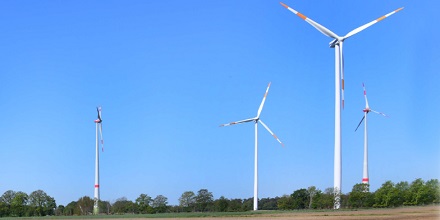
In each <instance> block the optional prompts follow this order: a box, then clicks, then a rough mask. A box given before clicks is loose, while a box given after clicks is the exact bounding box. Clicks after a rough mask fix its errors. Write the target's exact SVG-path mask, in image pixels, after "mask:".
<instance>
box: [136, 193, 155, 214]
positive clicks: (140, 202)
mask: <svg viewBox="0 0 440 220" xmlns="http://www.w3.org/2000/svg"><path fill="white" fill-rule="evenodd" d="M152 202H153V199H151V197H150V196H148V195H147V194H143V193H142V194H140V195H139V197H138V198H137V199H136V205H137V206H138V211H139V213H142V214H146V213H151V212H152V208H151V203H152Z"/></svg>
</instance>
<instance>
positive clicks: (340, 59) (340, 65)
mask: <svg viewBox="0 0 440 220" xmlns="http://www.w3.org/2000/svg"><path fill="white" fill-rule="evenodd" d="M280 4H281V5H282V6H284V7H285V8H287V9H288V10H289V11H291V12H293V13H294V14H296V15H298V17H300V18H301V19H303V20H305V21H306V22H307V23H309V24H310V25H312V26H313V27H314V28H316V29H317V30H318V31H319V32H321V33H323V34H324V35H325V36H328V37H331V38H333V39H334V40H333V41H331V42H330V47H331V48H335V156H334V182H333V183H334V194H335V201H334V207H333V208H334V209H339V208H340V205H341V197H340V194H341V190H342V189H341V183H342V168H341V167H342V159H341V148H342V144H341V136H342V135H341V89H342V108H344V55H343V53H342V45H343V42H344V41H345V40H346V39H347V38H349V37H351V36H353V35H355V34H357V33H359V32H361V31H362V30H364V29H366V28H368V27H370V26H371V25H373V24H376V23H377V22H379V21H382V20H383V19H385V18H387V17H389V16H391V15H392V14H394V13H396V12H398V11H400V10H402V9H403V7H402V8H399V9H397V10H394V11H392V12H390V13H388V14H386V15H384V16H382V17H380V18H378V19H376V20H374V21H371V22H369V23H367V24H365V25H362V26H360V27H358V28H356V29H354V30H352V31H350V32H348V34H346V35H345V36H343V37H340V36H338V35H336V34H335V33H333V32H332V31H331V30H329V29H327V28H326V27H324V26H322V25H320V24H318V23H317V22H315V21H313V20H312V19H310V18H308V17H306V16H305V15H303V14H301V13H299V12H298V11H296V10H295V9H293V8H291V7H289V6H287V5H286V4H284V3H282V2H280ZM341 81H342V82H341ZM341 84H342V85H341ZM341 86H342V88H341Z"/></svg>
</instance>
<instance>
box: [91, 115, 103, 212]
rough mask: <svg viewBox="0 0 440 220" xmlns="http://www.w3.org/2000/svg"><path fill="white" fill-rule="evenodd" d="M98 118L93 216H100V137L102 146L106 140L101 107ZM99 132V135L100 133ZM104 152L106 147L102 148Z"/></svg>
mask: <svg viewBox="0 0 440 220" xmlns="http://www.w3.org/2000/svg"><path fill="white" fill-rule="evenodd" d="M96 110H97V111H98V118H97V119H96V120H95V124H96V149H95V151H96V157H95V194H94V198H93V201H94V203H93V214H95V215H97V214H99V205H98V201H99V137H98V135H100V137H101V145H102V146H104V140H103V138H102V119H101V107H97V108H96ZM98 130H99V133H98ZM102 149H103V150H104V147H103V148H102Z"/></svg>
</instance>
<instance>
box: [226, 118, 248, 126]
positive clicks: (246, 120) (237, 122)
mask: <svg viewBox="0 0 440 220" xmlns="http://www.w3.org/2000/svg"><path fill="white" fill-rule="evenodd" d="M255 120H256V118H249V119H245V120H241V121H235V122H231V123H227V124H221V125H220V127H224V126H229V125H235V124H241V123H246V122H250V121H255Z"/></svg>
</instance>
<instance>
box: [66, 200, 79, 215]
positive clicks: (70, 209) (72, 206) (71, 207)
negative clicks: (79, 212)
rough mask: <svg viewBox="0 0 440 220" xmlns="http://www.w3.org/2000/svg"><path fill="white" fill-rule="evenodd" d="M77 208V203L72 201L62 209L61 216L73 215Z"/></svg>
mask: <svg viewBox="0 0 440 220" xmlns="http://www.w3.org/2000/svg"><path fill="white" fill-rule="evenodd" d="M76 207H77V202H75V201H72V202H70V203H69V204H67V205H66V207H64V210H63V214H64V215H73V214H75V209H76Z"/></svg>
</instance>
